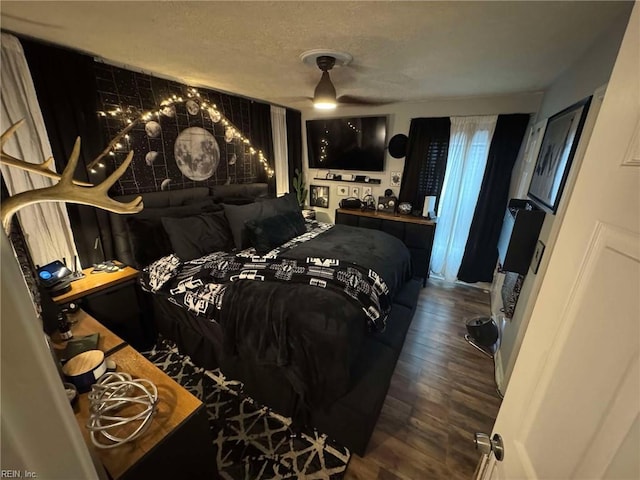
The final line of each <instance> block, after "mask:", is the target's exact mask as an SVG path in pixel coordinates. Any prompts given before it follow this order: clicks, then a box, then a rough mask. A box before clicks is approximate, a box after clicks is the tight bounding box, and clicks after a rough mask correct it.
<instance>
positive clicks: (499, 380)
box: [493, 350, 506, 396]
mask: <svg viewBox="0 0 640 480" xmlns="http://www.w3.org/2000/svg"><path fill="white" fill-rule="evenodd" d="M493 363H494V366H495V368H494V372H495V377H496V386H497V388H498V393H499V394H500V395H501V396H504V391H505V387H506V385H504V371H503V370H502V355H501V354H500V350H498V351H497V352H496V354H495V355H494V357H493Z"/></svg>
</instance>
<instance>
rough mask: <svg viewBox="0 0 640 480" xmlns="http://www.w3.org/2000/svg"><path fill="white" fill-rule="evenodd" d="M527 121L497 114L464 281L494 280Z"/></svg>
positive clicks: (518, 116) (523, 116) (464, 262)
mask: <svg viewBox="0 0 640 480" xmlns="http://www.w3.org/2000/svg"><path fill="white" fill-rule="evenodd" d="M528 124H529V115H527V114H513V115H499V116H498V121H497V123H496V130H495V132H494V134H493V139H492V140H491V147H490V148H489V156H488V160H487V167H486V170H485V172H484V178H483V180H482V186H481V188H480V195H479V196H478V203H477V205H476V209H475V212H474V214H473V221H472V222H471V229H470V231H469V238H468V239H467V244H466V247H465V250H464V255H463V257H462V262H461V264H460V270H459V271H458V279H459V280H462V281H463V282H467V283H474V282H492V281H493V271H494V270H495V266H496V262H497V260H498V239H499V237H500V231H501V230H502V221H503V219H504V215H505V212H506V209H507V203H508V201H509V185H510V184H511V172H512V171H513V166H514V165H515V162H516V159H517V158H518V152H519V151H520V146H521V145H522V140H523V138H524V134H525V131H526V129H527V125H528Z"/></svg>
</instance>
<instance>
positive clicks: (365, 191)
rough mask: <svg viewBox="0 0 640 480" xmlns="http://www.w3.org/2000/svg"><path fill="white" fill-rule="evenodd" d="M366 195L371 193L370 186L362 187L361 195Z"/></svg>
mask: <svg viewBox="0 0 640 480" xmlns="http://www.w3.org/2000/svg"><path fill="white" fill-rule="evenodd" d="M367 195H373V188H372V187H362V196H363V197H366V196H367Z"/></svg>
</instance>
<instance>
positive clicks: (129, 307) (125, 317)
mask: <svg viewBox="0 0 640 480" xmlns="http://www.w3.org/2000/svg"><path fill="white" fill-rule="evenodd" d="M92 271H93V268H85V269H84V270H83V271H82V273H84V274H85V276H84V278H81V279H79V280H76V281H74V282H72V283H71V290H70V291H69V292H67V293H65V294H62V295H59V296H57V297H54V298H53V301H54V302H55V303H57V304H58V305H65V304H68V303H69V302H79V303H80V305H81V307H82V309H83V310H85V311H86V312H87V313H89V314H90V315H92V316H93V317H94V318H95V319H96V320H98V321H99V322H100V323H102V324H103V325H105V326H106V327H107V328H109V329H110V330H113V332H115V333H116V334H118V335H119V336H120V337H122V338H124V339H125V340H126V341H127V342H128V343H130V344H131V345H132V346H133V347H134V348H136V349H138V350H143V349H145V348H148V347H151V345H153V343H154V342H155V338H156V332H155V328H154V325H153V320H152V318H151V314H150V312H151V308H148V306H147V305H146V302H147V301H148V299H147V297H146V296H144V295H143V294H142V291H141V290H140V287H139V286H138V285H137V284H136V280H137V278H138V275H139V273H140V272H138V270H136V269H135V268H131V267H125V268H124V269H122V270H120V271H118V272H113V273H107V272H99V273H91V272H92Z"/></svg>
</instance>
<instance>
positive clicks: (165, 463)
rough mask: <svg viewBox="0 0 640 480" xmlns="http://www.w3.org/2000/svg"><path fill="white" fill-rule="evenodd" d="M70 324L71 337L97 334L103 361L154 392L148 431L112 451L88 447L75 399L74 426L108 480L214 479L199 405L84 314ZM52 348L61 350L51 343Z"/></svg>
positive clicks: (81, 407)
mask: <svg viewBox="0 0 640 480" xmlns="http://www.w3.org/2000/svg"><path fill="white" fill-rule="evenodd" d="M70 318H71V319H72V320H73V321H76V323H75V325H74V326H73V327H72V331H73V334H74V337H81V336H83V335H89V334H92V333H99V334H100V342H99V343H98V348H99V349H100V350H102V351H104V352H108V351H109V350H114V352H113V353H112V354H111V355H109V356H108V357H107V359H110V360H113V361H115V362H116V366H117V371H118V372H127V373H129V374H130V375H131V376H132V377H134V378H146V379H148V380H151V382H153V383H154V384H155V385H156V387H157V389H158V399H159V402H158V407H157V411H156V413H155V414H154V418H153V421H152V423H151V425H150V426H149V428H148V430H147V431H146V432H145V433H144V434H143V435H142V436H140V437H139V438H137V439H135V440H133V441H131V442H129V443H125V444H123V445H120V446H118V447H115V448H111V449H99V448H96V447H94V446H93V444H92V442H91V439H90V437H89V431H88V430H87V428H86V426H85V425H86V423H87V419H88V418H89V399H88V394H87V393H84V394H81V395H80V396H79V398H78V402H77V404H76V405H75V406H74V412H75V415H76V420H77V421H78V426H79V427H80V430H81V432H82V435H83V437H84V439H85V442H86V443H87V446H88V447H89V449H91V450H92V451H93V452H94V453H95V456H97V458H98V459H100V461H101V462H102V464H103V465H104V467H105V469H106V471H107V472H108V474H109V477H110V478H111V479H114V480H115V479H136V480H137V479H146V478H153V479H158V478H213V479H215V478H218V474H217V472H216V468H215V457H214V455H215V451H214V448H213V444H212V443H211V438H210V434H209V425H208V420H207V413H206V408H205V406H204V404H203V403H202V402H201V401H200V400H198V399H197V398H196V397H194V396H193V395H192V394H191V393H189V392H188V391H187V390H185V389H184V388H183V387H182V386H180V385H179V384H178V383H176V382H175V381H174V380H173V379H172V378H171V377H169V376H168V375H166V374H165V373H164V372H162V371H161V370H160V369H158V368H157V367H156V366H155V365H153V364H152V363H151V362H149V361H148V360H147V359H146V358H144V357H143V356H142V355H140V354H139V353H138V352H137V351H135V350H134V349H133V348H131V347H130V346H128V345H127V344H126V343H125V342H124V341H123V340H122V339H121V338H120V337H118V336H117V335H115V334H114V333H112V332H111V331H109V330H108V329H107V328H106V327H104V326H103V325H102V324H100V322H98V321H96V320H95V319H94V318H93V317H91V316H90V315H89V314H87V313H86V312H84V311H82V310H80V311H78V312H77V313H75V314H73V315H70ZM54 346H55V347H63V346H64V345H63V344H61V342H56V344H55V345H54ZM123 428H124V427H123ZM123 434H124V432H123Z"/></svg>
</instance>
